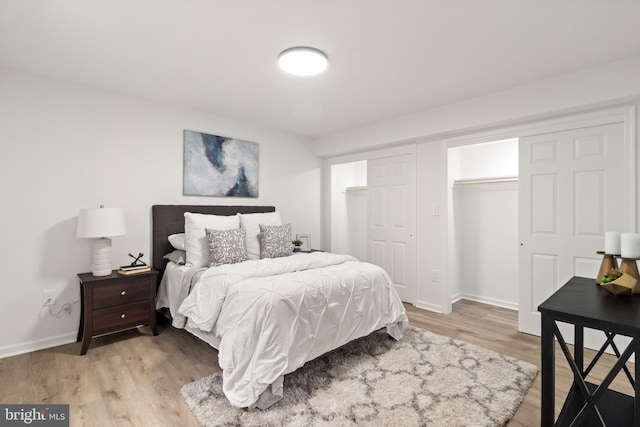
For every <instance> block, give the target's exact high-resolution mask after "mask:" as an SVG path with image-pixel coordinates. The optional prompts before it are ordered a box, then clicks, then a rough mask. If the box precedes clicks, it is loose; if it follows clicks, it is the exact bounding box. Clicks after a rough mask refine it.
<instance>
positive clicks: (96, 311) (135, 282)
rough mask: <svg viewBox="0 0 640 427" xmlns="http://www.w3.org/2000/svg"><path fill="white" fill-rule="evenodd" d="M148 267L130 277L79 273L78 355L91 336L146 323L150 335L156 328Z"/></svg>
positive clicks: (153, 282)
mask: <svg viewBox="0 0 640 427" xmlns="http://www.w3.org/2000/svg"><path fill="white" fill-rule="evenodd" d="M157 275H158V272H157V271H156V270H151V271H148V272H144V273H138V274H135V275H131V276H125V275H120V274H118V273H117V272H115V271H114V272H112V273H111V274H110V275H108V276H94V275H93V274H91V273H82V274H78V278H79V279H80V294H81V304H82V305H81V313H80V327H79V329H78V342H80V341H82V350H81V351H80V354H86V353H87V349H88V348H89V345H90V344H91V339H92V338H93V337H95V336H97V335H103V334H108V333H112V332H117V331H121V330H125V329H131V328H135V327H137V326H141V325H149V327H150V328H151V331H152V332H153V335H158V329H157V327H156V307H155V302H156V278H157Z"/></svg>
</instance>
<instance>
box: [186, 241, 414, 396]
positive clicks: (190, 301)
mask: <svg viewBox="0 0 640 427" xmlns="http://www.w3.org/2000/svg"><path fill="white" fill-rule="evenodd" d="M179 312H180V313H181V314H183V315H185V316H186V317H187V318H188V322H189V325H190V326H192V327H194V326H195V327H197V328H199V329H201V330H203V331H207V332H213V333H214V334H215V335H217V336H219V337H221V342H220V348H219V356H218V357H219V364H220V367H221V368H222V369H223V390H224V393H225V395H226V396H227V398H228V399H229V401H230V402H231V403H232V404H233V405H235V406H238V407H252V406H258V407H261V408H265V407H268V406H270V405H271V404H273V403H274V402H275V401H277V400H279V399H280V398H281V397H282V384H283V376H284V375H285V374H288V373H290V372H293V371H295V370H296V369H298V368H299V367H301V366H302V365H304V363H305V362H307V361H309V360H312V359H314V358H316V357H318V356H320V355H321V354H324V353H326V352H327V351H330V350H333V349H335V348H337V347H340V346H341V345H343V344H346V343H347V342H349V341H351V340H353V339H356V338H359V337H362V336H365V335H368V334H369V333H371V332H373V331H374V330H377V329H380V328H382V327H387V332H388V333H389V334H390V335H392V336H393V337H394V338H396V339H400V337H401V335H402V331H403V330H404V328H405V327H406V325H407V316H406V314H405V310H404V307H403V305H402V303H401V301H400V298H399V297H398V294H397V293H396V291H395V289H394V288H393V285H392V282H391V280H390V278H389V276H388V275H387V274H386V272H385V271H384V270H382V269H381V268H380V267H378V266H375V265H373V264H368V263H363V262H358V261H357V260H356V259H355V258H353V257H351V256H348V255H335V254H331V253H324V252H314V253H311V254H296V255H293V256H289V257H285V258H276V259H270V260H258V261H246V262H243V263H240V264H229V265H223V266H220V267H214V268H210V269H208V270H207V271H206V272H205V273H204V274H203V275H202V277H201V279H200V281H198V282H197V283H196V285H194V287H193V289H192V291H191V293H190V294H189V295H188V296H187V297H186V298H185V300H184V301H183V303H182V304H181V306H180V308H179Z"/></svg>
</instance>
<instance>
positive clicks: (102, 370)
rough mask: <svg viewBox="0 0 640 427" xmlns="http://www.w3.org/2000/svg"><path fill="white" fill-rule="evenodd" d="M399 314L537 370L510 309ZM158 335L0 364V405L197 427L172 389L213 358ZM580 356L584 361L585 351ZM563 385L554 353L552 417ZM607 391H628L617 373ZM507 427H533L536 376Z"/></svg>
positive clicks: (607, 363) (138, 334)
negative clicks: (66, 408)
mask: <svg viewBox="0 0 640 427" xmlns="http://www.w3.org/2000/svg"><path fill="white" fill-rule="evenodd" d="M407 312H408V315H409V319H410V323H411V324H412V325H414V326H417V327H420V328H425V329H428V330H430V331H432V332H435V333H437V334H441V335H447V336H451V337H453V338H456V339H460V340H464V341H467V342H470V343H473V344H476V345H479V346H482V347H484V348H487V349H490V350H494V351H497V352H500V353H503V354H507V355H510V356H513V357H517V358H519V359H522V360H526V361H528V362H531V363H534V364H536V365H538V366H540V339H539V338H538V337H534V336H531V335H526V334H522V333H519V332H517V312H515V311H512V310H507V309H503V308H499V307H493V306H488V305H484V304H480V303H476V302H471V301H465V300H463V301H459V302H457V303H455V304H454V306H453V313H452V314H450V315H441V314H436V313H431V312H428V311H424V310H420V309H417V308H415V307H413V306H407ZM159 331H160V335H158V336H156V337H154V336H152V335H151V333H150V331H149V330H148V328H140V329H139V330H132V331H126V332H121V333H118V334H113V335H109V336H104V337H99V338H95V339H94V340H93V341H92V344H91V347H90V348H89V352H88V353H87V354H86V355H85V356H79V354H80V343H74V344H68V345H64V346H60V347H55V348H51V349H47V350H41V351H37V352H33V353H29V354H24V355H20V356H14V357H9V358H5V359H0V402H2V403H25V404H28V403H32V404H36V403H68V404H70V412H71V414H70V418H71V425H72V426H136V427H138V426H172V427H173V426H197V425H198V422H197V421H196V419H195V418H194V417H193V415H192V414H191V412H190V411H189V409H188V408H187V406H186V405H185V403H184V401H183V399H182V397H181V395H180V388H181V387H182V386H183V385H184V384H186V383H188V382H191V381H194V380H196V379H199V378H201V377H204V376H206V375H210V374H211V373H213V372H216V371H217V370H219V368H218V365H217V352H216V351H215V350H214V349H212V348H211V347H209V346H208V345H207V344H205V343H203V342H202V341H200V340H198V339H197V338H194V337H193V336H191V335H190V334H189V333H187V332H184V331H181V330H177V329H174V328H172V327H170V326H169V325H168V324H167V323H166V322H165V323H161V324H160V325H159ZM586 353H587V354H586V355H585V359H586V360H590V358H591V357H593V353H592V352H586ZM613 363H614V361H613V357H611V356H605V357H604V359H603V360H602V361H601V364H600V365H599V368H597V369H596V372H594V373H592V376H590V378H593V380H594V381H597V382H599V381H600V380H601V379H602V377H603V376H604V375H605V374H606V372H607V371H608V369H609V368H610V367H611V366H612V365H613ZM585 366H586V364H585ZM600 366H601V368H600ZM632 372H633V371H632ZM571 379H572V376H571V372H570V370H569V368H568V366H567V364H566V362H564V359H563V357H562V353H561V352H560V350H556V394H557V400H556V410H557V411H559V407H561V406H562V402H563V400H564V396H565V395H566V392H567V391H568V389H569V386H570V383H571ZM613 388H615V389H616V390H618V391H623V392H626V393H629V394H631V392H632V389H631V387H630V386H629V384H628V381H627V380H626V378H625V377H623V376H622V375H619V376H618V378H616V381H615V383H614V387H613ZM509 425H510V426H538V425H540V374H538V377H537V378H536V381H535V383H534V385H533V387H532V388H531V389H530V390H529V392H528V393H527V396H526V398H525V401H524V402H523V404H522V405H521V406H520V408H519V410H518V412H517V413H516V415H515V417H514V418H513V420H512V421H511V423H510V424H509Z"/></svg>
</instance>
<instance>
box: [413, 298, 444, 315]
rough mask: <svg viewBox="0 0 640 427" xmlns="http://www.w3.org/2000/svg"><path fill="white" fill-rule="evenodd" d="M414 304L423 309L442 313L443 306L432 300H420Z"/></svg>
mask: <svg viewBox="0 0 640 427" xmlns="http://www.w3.org/2000/svg"><path fill="white" fill-rule="evenodd" d="M414 306H415V307H416V308H419V309H421V310H427V311H433V312H434V313H442V306H441V305H438V304H432V303H430V302H426V301H420V300H418V301H416V303H415V304H414Z"/></svg>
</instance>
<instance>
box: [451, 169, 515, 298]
mask: <svg viewBox="0 0 640 427" xmlns="http://www.w3.org/2000/svg"><path fill="white" fill-rule="evenodd" d="M454 193H458V194H459V196H460V197H459V199H458V203H459V204H458V207H459V209H458V210H457V211H456V215H459V216H460V223H459V227H460V253H459V257H457V258H455V259H454V262H455V261H457V262H458V263H459V267H460V289H459V291H458V292H459V294H458V295H456V294H455V291H453V290H452V291H453V292H452V296H453V297H454V299H455V298H456V297H458V298H466V299H471V300H474V301H480V302H484V303H488V304H494V305H499V306H502V307H507V308H511V309H517V308H518V183H517V182H509V183H492V184H473V185H465V186H462V187H459V188H456V189H454ZM454 206H455V204H454Z"/></svg>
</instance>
